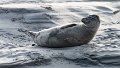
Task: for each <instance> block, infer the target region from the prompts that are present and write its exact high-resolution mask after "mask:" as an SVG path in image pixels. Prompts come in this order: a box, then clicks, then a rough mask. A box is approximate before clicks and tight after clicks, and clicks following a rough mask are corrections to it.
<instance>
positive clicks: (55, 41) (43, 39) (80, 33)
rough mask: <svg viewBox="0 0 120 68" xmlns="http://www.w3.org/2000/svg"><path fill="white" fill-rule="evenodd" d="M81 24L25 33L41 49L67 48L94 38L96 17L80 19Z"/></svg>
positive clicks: (98, 20) (97, 20)
mask: <svg viewBox="0 0 120 68" xmlns="http://www.w3.org/2000/svg"><path fill="white" fill-rule="evenodd" d="M81 21H82V24H68V25H64V26H57V27H52V28H49V29H44V30H41V31H39V32H33V31H27V34H28V35H29V36H30V37H31V38H32V39H33V41H34V42H35V43H36V44H37V45H39V46H42V47H52V48H53V47H69V46H78V45H82V44H87V43H89V42H90V41H91V40H92V39H93V37H94V36H95V34H96V32H97V30H98V28H99V26H100V19H99V16H98V15H89V16H87V17H85V18H82V20H81Z"/></svg>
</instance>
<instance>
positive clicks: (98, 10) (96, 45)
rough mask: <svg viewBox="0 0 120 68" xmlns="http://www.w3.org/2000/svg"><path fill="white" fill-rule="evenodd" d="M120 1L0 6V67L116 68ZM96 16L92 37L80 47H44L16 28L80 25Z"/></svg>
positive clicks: (119, 30) (31, 28) (119, 31)
mask: <svg viewBox="0 0 120 68" xmlns="http://www.w3.org/2000/svg"><path fill="white" fill-rule="evenodd" d="M119 4H120V2H113V3H112V2H66V3H17V4H15V3H11V4H3V5H0V68H40V67H41V68H68V67H69V68H74V67H75V68H84V67H86V68H87V67H88V68H93V67H94V68H101V67H102V68H103V67H104V68H108V67H109V68H119V65H120V61H119V59H120V58H119V57H120V54H119V53H120V42H119V41H120V20H119V17H120V13H119V12H118V13H114V12H115V11H119V9H120V5H119ZM90 14H98V15H99V16H100V19H101V26H100V29H99V31H98V32H97V34H96V36H95V38H94V39H93V40H92V41H91V42H90V43H89V44H85V45H82V46H76V47H68V48H43V47H39V46H37V45H33V44H34V42H33V41H32V39H31V38H30V37H28V36H27V35H26V34H24V33H22V32H19V31H18V29H20V28H24V29H27V30H32V31H39V30H42V29H46V28H50V27H54V26H59V25H64V24H68V23H82V22H81V19H82V18H83V17H85V16H87V15H90Z"/></svg>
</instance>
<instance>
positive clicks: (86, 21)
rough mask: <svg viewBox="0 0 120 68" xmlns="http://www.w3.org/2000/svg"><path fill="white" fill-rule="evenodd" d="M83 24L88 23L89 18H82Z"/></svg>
mask: <svg viewBox="0 0 120 68" xmlns="http://www.w3.org/2000/svg"><path fill="white" fill-rule="evenodd" d="M81 21H82V22H83V23H84V24H89V23H90V20H88V19H87V18H82V20H81Z"/></svg>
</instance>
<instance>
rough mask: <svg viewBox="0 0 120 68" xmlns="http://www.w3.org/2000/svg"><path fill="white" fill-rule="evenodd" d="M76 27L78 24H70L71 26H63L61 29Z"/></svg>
mask: <svg viewBox="0 0 120 68" xmlns="http://www.w3.org/2000/svg"><path fill="white" fill-rule="evenodd" d="M76 25H77V24H69V25H65V26H62V27H61V28H60V29H65V28H69V27H73V26H76Z"/></svg>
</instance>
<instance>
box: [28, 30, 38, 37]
mask: <svg viewBox="0 0 120 68" xmlns="http://www.w3.org/2000/svg"><path fill="white" fill-rule="evenodd" d="M27 35H28V36H30V37H31V38H32V39H34V38H35V36H36V32H33V31H28V32H27Z"/></svg>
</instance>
